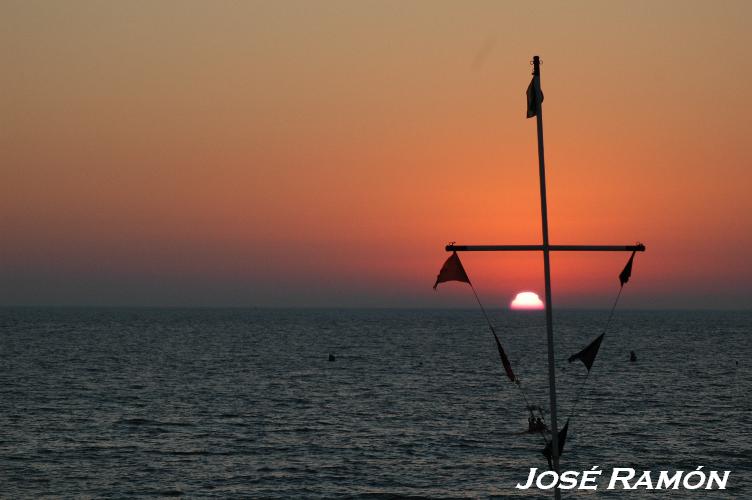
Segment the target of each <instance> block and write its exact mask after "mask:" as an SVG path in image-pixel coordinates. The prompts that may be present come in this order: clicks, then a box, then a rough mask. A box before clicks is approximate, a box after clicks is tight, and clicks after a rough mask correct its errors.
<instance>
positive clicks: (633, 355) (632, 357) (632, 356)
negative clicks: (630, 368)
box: [629, 351, 637, 363]
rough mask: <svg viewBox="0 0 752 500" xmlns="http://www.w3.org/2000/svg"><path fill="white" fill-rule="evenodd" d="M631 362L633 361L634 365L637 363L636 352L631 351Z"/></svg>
mask: <svg viewBox="0 0 752 500" xmlns="http://www.w3.org/2000/svg"><path fill="white" fill-rule="evenodd" d="M629 361H631V362H632V363H634V362H635V361H637V354H635V352H634V351H629Z"/></svg>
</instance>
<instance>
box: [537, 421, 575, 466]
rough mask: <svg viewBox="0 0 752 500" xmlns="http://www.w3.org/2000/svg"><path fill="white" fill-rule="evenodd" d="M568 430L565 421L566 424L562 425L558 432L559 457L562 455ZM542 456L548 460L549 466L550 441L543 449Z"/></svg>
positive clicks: (567, 424)
mask: <svg viewBox="0 0 752 500" xmlns="http://www.w3.org/2000/svg"><path fill="white" fill-rule="evenodd" d="M568 430H569V419H567V423H566V424H564V427H562V428H561V429H560V430H559V443H558V444H559V456H561V454H562V453H564V443H565V442H566V441H567V431H568ZM543 454H544V455H545V456H546V458H547V459H548V465H551V441H549V442H548V444H546V447H545V448H543Z"/></svg>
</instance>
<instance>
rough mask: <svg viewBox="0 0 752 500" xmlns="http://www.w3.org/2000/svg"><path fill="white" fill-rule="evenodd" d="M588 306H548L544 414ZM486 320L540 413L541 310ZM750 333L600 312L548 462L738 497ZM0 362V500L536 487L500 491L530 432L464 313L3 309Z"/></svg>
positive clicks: (528, 455)
mask: <svg viewBox="0 0 752 500" xmlns="http://www.w3.org/2000/svg"><path fill="white" fill-rule="evenodd" d="M605 319H606V313H605V312H561V313H559V314H557V315H556V317H555V328H556V332H557V360H558V361H557V362H558V365H557V386H558V389H559V391H558V392H559V404H560V410H559V411H560V414H561V416H560V419H563V418H565V417H566V416H567V415H569V414H570V413H571V411H572V402H573V401H574V399H575V395H576V393H577V391H578V388H579V387H581V385H582V381H583V379H584V375H585V368H584V367H583V366H582V364H581V363H575V364H571V365H570V364H569V363H567V362H566V358H567V357H568V356H569V355H570V354H572V353H574V352H576V351H578V350H580V349H581V348H582V347H584V346H585V345H587V343H588V342H590V341H591V340H592V339H593V338H594V337H596V336H597V335H598V334H599V333H600V332H601V328H602V327H603V323H604V321H605ZM494 321H495V323H496V324H497V326H498V328H499V332H500V337H501V339H502V342H503V343H504V344H505V347H506V349H507V351H508V353H509V356H510V358H511V361H512V364H513V366H514V368H515V370H516V371H517V372H518V375H519V376H520V377H521V378H522V380H523V386H524V387H525V388H526V391H527V392H528V395H529V397H530V398H531V400H532V402H535V403H538V404H541V405H547V402H548V393H547V372H546V354H545V353H546V351H545V327H544V318H543V315H542V314H540V313H511V312H503V313H502V312H499V313H496V314H495V315H494ZM751 328H752V313H750V312H617V315H616V317H615V319H614V321H613V322H612V326H611V328H610V329H609V333H608V334H607V336H606V338H605V340H604V343H603V345H602V346H601V351H600V353H599V357H598V360H597V361H596V363H595V366H594V367H593V372H592V374H591V376H590V379H589V381H588V383H587V385H586V386H585V390H584V392H583V396H582V399H581V401H580V403H579V405H578V408H577V411H576V412H575V414H574V418H573V420H572V424H571V425H570V432H569V438H568V441H567V449H566V450H565V454H564V456H563V457H562V467H563V469H565V470H584V469H589V468H590V467H591V466H593V465H599V466H600V467H601V468H602V469H605V470H607V471H610V469H611V468H612V467H629V466H631V467H634V468H635V469H638V470H653V471H657V470H665V469H669V470H674V469H683V470H688V469H694V468H696V467H697V466H698V465H703V466H705V470H731V471H732V473H731V478H730V479H729V485H728V490H726V492H713V494H712V495H710V494H709V492H706V491H698V492H695V493H694V494H693V493H692V492H688V491H684V492H674V493H680V495H679V496H680V497H681V496H695V495H696V497H697V498H705V497H708V496H712V497H713V498H752V444H751V442H752V423H751V422H750V414H751V410H752V402H751V398H750V391H752V376H751V374H752V370H751V369H750V367H751V366H752V336H751V335H750V333H752V332H751V331H750V330H751ZM630 350H634V351H636V353H637V356H638V362H637V363H629V362H628V358H629V351H630ZM329 352H332V353H333V354H334V355H335V356H336V361H334V362H329V361H328V353H329ZM0 362H1V364H0V369H1V371H0V377H1V379H0V429H2V433H1V434H0V494H1V495H2V496H3V497H4V498H18V497H35V498H39V497H45V496H50V497H60V496H64V497H71V496H84V497H91V496H95V497H138V496H157V497H164V496H173V495H174V496H177V495H186V496H188V497H192V498H195V497H238V496H245V497H257V498H258V497H278V498H290V497H305V498H317V497H326V498H328V497H351V496H355V497H374V498H378V497H389V496H392V495H393V496H414V497H470V498H475V497H489V496H497V497H500V498H505V497H510V496H515V495H519V496H528V497H535V496H538V495H540V493H539V492H537V491H527V492H522V491H518V490H515V489H514V484H516V482H519V481H523V480H524V479H526V477H527V473H528V470H529V468H530V467H544V466H545V459H544V458H543V457H542V455H541V454H540V449H541V448H542V442H541V438H540V436H535V435H528V434H524V433H521V431H524V430H525V428H526V426H527V420H526V418H527V417H526V413H525V407H524V401H523V400H522V398H521V396H520V394H519V392H518V390H517V389H516V388H515V386H513V385H512V384H510V383H509V382H508V381H506V380H505V379H504V378H503V372H502V369H501V366H500V363H499V360H498V354H497V353H496V351H495V346H494V344H493V337H491V336H490V334H489V333H488V331H487V330H486V327H485V325H484V323H483V320H482V317H481V316H479V313H478V312H477V311H397V310H364V311H357V310H345V311H335V310H240V309H229V310H201V309H190V310H177V309H172V310H158V309H112V310H106V309H81V310H76V309H4V310H0ZM603 486H605V485H602V486H601V488H603ZM603 493H605V492H604V491H602V490H600V489H599V491H598V492H597V494H598V496H601V495H602V494H603ZM625 493H626V492H623V491H620V492H617V493H614V494H613V496H624V494H625ZM571 494H572V493H570V495H571ZM581 494H582V493H581ZM642 494H644V492H643V493H642ZM663 495H665V493H663ZM566 496H567V494H565V497H566ZM627 496H630V497H634V495H627ZM655 496H656V497H657V496H658V493H656V494H655Z"/></svg>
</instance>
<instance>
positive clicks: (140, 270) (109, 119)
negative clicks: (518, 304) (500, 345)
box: [0, 1, 752, 308]
mask: <svg viewBox="0 0 752 500" xmlns="http://www.w3.org/2000/svg"><path fill="white" fill-rule="evenodd" d="M750 18H752V3H749V2H733V1H729V2H723V3H722V4H716V3H713V2H690V1H681V2H678V1H674V2H671V1H665V2H646V1H644V2H634V1H629V2H597V1H592V2H582V1H578V2H551V3H547V2H526V3H523V2H496V1H488V2H472V3H469V4H467V3H458V2H397V1H393V2H390V1H386V2H349V1H327V2H292V1H281V2H232V3H231V2H189V1H181V2H154V3H151V2H79V1H69V2H36V1H6V2H3V3H2V5H0V58H1V59H0V60H2V76H1V77H0V79H1V80H2V89H3V91H2V93H0V116H2V118H0V235H2V236H1V237H0V305H153V306H161V305H165V306H183V305H185V306H193V305H195V306H282V307H287V306H331V307H340V306H343V307H472V306H473V298H472V295H471V294H470V291H469V289H468V288H467V286H466V285H463V284H457V283H448V284H443V285H442V286H441V287H439V290H438V291H437V292H434V291H433V290H432V289H431V286H432V284H433V282H434V279H435V277H436V273H437V272H438V270H439V268H440V266H441V264H442V262H443V261H444V259H445V258H446V253H445V252H444V245H445V244H446V243H447V242H449V241H457V242H458V243H461V244H491V243H498V244H513V243H539V242H540V239H541V236H540V200H539V197H538V196H539V195H538V177H537V176H538V172H537V155H536V136H535V122H534V120H533V119H530V120H528V119H525V89H526V87H527V85H528V82H529V80H530V69H531V67H530V66H529V61H530V59H531V58H532V56H533V55H535V54H538V55H540V56H541V59H542V61H543V65H542V87H543V92H544V94H545V101H544V105H543V110H544V113H543V115H544V119H545V122H544V126H545V139H546V159H547V174H548V193H549V211H550V214H549V219H550V234H551V240H552V242H553V243H561V244H564V243H581V244H633V243H634V242H635V241H641V242H643V243H645V244H646V245H647V252H646V253H644V254H640V255H638V256H637V258H636V259H635V265H634V270H633V274H632V280H631V281H630V282H629V283H628V284H627V285H626V287H627V288H626V289H625V292H624V294H623V296H622V301H621V306H622V307H626V308H749V307H750V304H752V286H750V283H752V266H751V265H750V255H752V221H751V218H750V214H752V196H750V192H751V191H752V168H750V167H751V166H752V142H751V141H750V139H749V137H750V133H751V132H752V121H750V117H751V116H752V113H751V111H752V109H751V108H752V93H750V91H749V89H750V88H752V58H750V57H749V54H748V51H749V47H750V46H752V31H750V30H749V19H750ZM461 257H462V259H463V262H464V264H465V267H466V269H467V272H468V274H469V276H470V278H471V280H472V281H473V283H474V284H475V286H476V288H477V290H478V292H479V294H480V295H481V298H482V299H483V300H484V301H485V302H486V303H487V304H489V305H492V304H493V305H494V307H503V308H506V307H508V304H509V302H510V301H511V300H512V299H513V298H514V296H515V294H516V293H517V292H519V291H522V290H532V291H536V292H537V293H538V294H539V295H542V292H543V284H542V280H543V271H542V259H541V257H540V255H537V254H522V253H515V254H493V253H483V254H463V255H462V256H461ZM628 257H629V255H628V254H626V253H623V254H622V253H608V254H601V255H576V254H567V255H555V256H554V257H553V259H552V266H553V293H554V295H553V304H554V306H555V307H559V306H561V307H583V308H608V307H610V305H611V302H612V300H613V297H614V296H615V294H616V292H617V290H618V285H619V282H618V279H617V276H618V273H619V272H620V271H621V269H622V267H623V265H624V264H625V262H626V260H627V258H628Z"/></svg>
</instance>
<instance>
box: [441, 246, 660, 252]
mask: <svg viewBox="0 0 752 500" xmlns="http://www.w3.org/2000/svg"><path fill="white" fill-rule="evenodd" d="M536 250H537V251H542V250H543V245H447V246H446V251H447V252H503V251H512V252H515V251H516V252H530V251H536ZM548 250H549V251H551V252H644V251H645V245H643V244H639V245H549V246H548Z"/></svg>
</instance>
